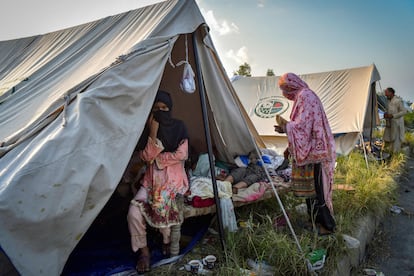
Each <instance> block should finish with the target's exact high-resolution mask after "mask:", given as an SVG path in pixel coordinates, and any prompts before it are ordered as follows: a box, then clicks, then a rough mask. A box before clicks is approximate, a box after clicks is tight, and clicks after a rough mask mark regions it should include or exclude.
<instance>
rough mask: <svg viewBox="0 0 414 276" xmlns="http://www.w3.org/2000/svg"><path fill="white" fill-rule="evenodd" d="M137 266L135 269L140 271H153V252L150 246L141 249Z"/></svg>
mask: <svg viewBox="0 0 414 276" xmlns="http://www.w3.org/2000/svg"><path fill="white" fill-rule="evenodd" d="M139 251H140V252H139V255H138V260H137V266H136V267H135V269H136V270H137V272H138V273H145V272H149V271H151V254H150V251H149V248H148V247H144V248H141V249H140V250H139Z"/></svg>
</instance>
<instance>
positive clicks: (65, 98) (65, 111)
mask: <svg viewBox="0 0 414 276" xmlns="http://www.w3.org/2000/svg"><path fill="white" fill-rule="evenodd" d="M63 99H64V100H65V104H64V105H63V123H62V127H65V126H66V123H67V119H66V116H67V109H68V105H69V101H70V96H69V95H65V96H64V97H63Z"/></svg>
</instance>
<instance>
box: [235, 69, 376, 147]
mask: <svg viewBox="0 0 414 276" xmlns="http://www.w3.org/2000/svg"><path fill="white" fill-rule="evenodd" d="M300 77H301V78H302V79H303V80H304V81H305V82H307V84H308V85H309V87H310V88H311V89H312V90H314V91H315V92H316V94H318V96H319V98H320V99H321V101H322V104H323V105H324V108H325V111H326V115H327V117H328V120H329V124H330V126H331V128H332V131H333V133H334V135H335V137H336V138H335V141H336V150H337V153H339V154H348V153H349V152H350V151H351V150H352V149H353V148H354V147H355V144H356V141H357V139H359V138H361V135H363V136H364V137H365V138H368V139H370V137H371V132H372V128H373V127H374V126H375V125H376V122H377V121H378V111H377V110H378V108H377V101H376V91H375V87H376V82H377V81H379V80H380V75H379V73H378V71H377V68H376V67H375V65H370V66H366V67H359V68H350V69H344V70H337V71H329V72H323V73H313V74H304V75H300ZM278 79H279V77H276V76H269V77H235V78H234V79H233V81H232V83H233V87H234V89H235V90H236V93H237V95H238V97H239V99H240V101H241V102H242V104H243V107H244V108H245V110H246V112H247V113H248V115H249V116H250V119H251V120H252V122H253V124H254V126H255V127H256V130H257V132H258V133H259V135H260V136H261V137H262V139H263V141H264V142H265V144H266V146H267V147H269V148H272V147H273V148H276V149H277V150H278V151H279V152H280V151H283V150H284V149H285V148H286V145H287V138H286V135H285V134H279V133H276V132H275V131H274V127H273V126H274V125H275V124H276V121H275V116H276V114H280V115H281V116H282V117H284V118H285V119H287V120H289V116H290V113H291V111H292V102H291V101H289V100H287V99H286V98H285V97H283V95H282V91H281V90H280V89H279V87H278V85H277V83H278Z"/></svg>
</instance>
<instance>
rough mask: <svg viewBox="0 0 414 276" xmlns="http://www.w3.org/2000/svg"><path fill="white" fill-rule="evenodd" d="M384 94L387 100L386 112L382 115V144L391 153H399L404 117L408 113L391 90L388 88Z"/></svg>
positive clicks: (402, 138) (402, 136)
mask: <svg viewBox="0 0 414 276" xmlns="http://www.w3.org/2000/svg"><path fill="white" fill-rule="evenodd" d="M384 92H385V96H386V97H387V99H388V106H387V112H386V113H385V114H384V119H385V122H386V123H385V131H384V142H385V143H386V147H387V148H388V149H389V151H390V152H391V153H394V152H399V151H401V143H402V142H403V141H404V133H405V128H404V115H405V114H406V113H407V112H408V111H407V109H406V108H405V107H404V104H403V101H402V100H401V98H399V97H397V96H395V90H394V89H393V88H391V87H388V88H387V89H385V91H384Z"/></svg>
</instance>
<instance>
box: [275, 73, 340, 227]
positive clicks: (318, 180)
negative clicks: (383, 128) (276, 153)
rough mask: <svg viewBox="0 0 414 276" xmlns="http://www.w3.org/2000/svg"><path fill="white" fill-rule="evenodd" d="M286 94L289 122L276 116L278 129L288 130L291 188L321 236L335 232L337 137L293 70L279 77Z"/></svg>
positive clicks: (312, 96)
mask: <svg viewBox="0 0 414 276" xmlns="http://www.w3.org/2000/svg"><path fill="white" fill-rule="evenodd" d="M279 87H280V89H281V90H282V92H283V96H285V97H286V98H287V99H289V100H291V101H293V102H294V103H293V108H292V113H291V114H290V121H289V122H287V121H285V120H283V119H282V118H281V117H280V116H278V117H276V121H278V122H279V125H276V126H275V131H277V132H279V133H286V135H287V137H288V142H289V144H288V148H287V149H286V150H285V157H288V156H289V155H290V156H291V157H292V182H293V185H292V189H293V192H294V194H295V195H296V196H300V197H304V198H306V205H307V207H308V213H309V215H310V217H311V221H312V224H313V225H314V226H316V230H317V231H318V234H319V235H327V234H331V233H333V231H334V229H335V220H334V218H333V204H332V185H333V176H334V169H335V159H336V153H335V140H334V137H333V135H332V131H331V128H330V126H329V123H328V119H327V117H326V114H325V111H324V108H323V105H322V102H321V101H320V99H319V97H318V96H317V95H316V94H315V92H313V91H312V90H311V89H310V88H309V87H308V85H307V84H306V82H304V81H303V80H302V79H300V78H299V76H297V75H296V74H294V73H286V74H284V75H282V76H281V77H280V78H279Z"/></svg>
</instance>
